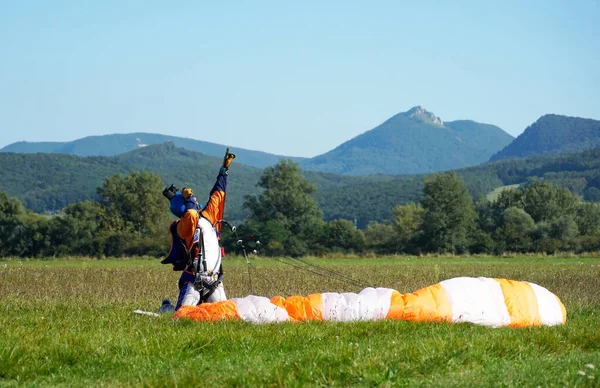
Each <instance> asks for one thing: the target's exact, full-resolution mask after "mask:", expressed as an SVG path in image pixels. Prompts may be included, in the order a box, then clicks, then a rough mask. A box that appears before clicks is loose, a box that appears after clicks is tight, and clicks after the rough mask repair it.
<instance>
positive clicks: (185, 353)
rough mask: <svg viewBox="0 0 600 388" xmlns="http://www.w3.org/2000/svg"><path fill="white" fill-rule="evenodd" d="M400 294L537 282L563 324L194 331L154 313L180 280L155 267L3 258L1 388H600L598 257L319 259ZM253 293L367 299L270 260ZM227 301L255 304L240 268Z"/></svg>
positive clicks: (233, 266)
mask: <svg viewBox="0 0 600 388" xmlns="http://www.w3.org/2000/svg"><path fill="white" fill-rule="evenodd" d="M312 262H314V263H318V264H326V265H328V266H329V267H330V268H334V269H336V270H338V271H341V272H344V273H345V274H347V275H351V276H354V277H356V278H360V279H362V280H363V281H366V282H369V283H372V284H374V285H377V286H383V287H391V288H395V289H397V290H399V291H400V292H410V291H414V290H417V289H418V288H421V287H424V286H427V285H430V284H433V283H436V282H439V281H441V280H444V279H447V278H452V277H457V276H489V277H504V278H509V279H515V280H527V281H532V282H535V283H538V284H540V285H542V286H544V287H546V288H548V289H549V290H550V291H552V292H554V293H555V294H557V295H558V296H559V297H560V298H561V299H562V301H563V302H564V304H565V306H566V308H567V312H568V319H567V324H566V325H565V326H561V327H552V328H547V327H543V328H531V329H510V328H502V329H489V328H485V327H479V326H475V325H471V324H458V325H457V324H446V323H443V324H442V323H436V324H428V323H411V322H401V321H385V322H357V323H331V322H311V323H294V324H273V325H253V324H248V323H244V322H219V323H198V322H190V321H174V320H173V319H171V318H170V317H168V316H161V317H159V318H152V317H146V316H137V315H134V314H133V313H132V311H133V310H134V309H143V310H150V311H155V310H156V309H157V308H158V306H159V305H160V301H161V300H162V298H164V297H170V298H172V299H174V298H175V296H176V283H177V279H178V274H177V273H173V272H172V271H170V268H168V267H166V266H161V265H160V264H159V263H158V261H157V260H150V259H147V260H143V259H140V260H102V261H97V260H86V259H77V258H72V259H67V260H50V261H24V262H23V261H19V260H18V259H12V260H4V261H2V260H0V324H1V326H2V330H1V331H0V385H2V386H12V385H14V386H17V385H53V386H55V385H65V386H89V385H103V386H115V385H117V386H119V385H127V386H130V385H148V386H173V385H179V386H187V385H208V386H216V385H272V386H281V385H286V386H302V385H306V384H311V385H332V384H335V385H341V386H348V385H383V386H388V385H414V386H423V385H437V386H465V385H468V386H482V385H484V386H490V385H494V386H497V385H505V386H598V384H599V381H600V330H599V329H598V328H599V327H600V258H597V257H562V258H561V257H558V258H555V257H517V258H509V257H500V258H494V257H491V258H479V257H467V258H435V257H427V258H382V259H366V258H348V259H314V260H313V261H312ZM254 265H255V267H256V271H255V272H253V273H252V276H253V278H252V281H253V286H254V293H255V294H258V295H265V296H273V295H276V294H300V295H305V294H310V293H314V292H323V291H338V292H340V291H352V292H356V291H359V289H357V288H356V287H353V286H349V285H346V284H343V283H340V282H338V281H335V280H330V279H324V278H320V277H317V276H312V275H310V274H307V273H303V272H298V271H296V270H294V269H292V268H290V267H287V266H284V265H283V264H280V263H278V262H275V261H273V260H270V259H258V260H255V261H254ZM224 266H225V271H226V273H225V285H226V289H227V292H228V296H229V297H237V296H244V295H247V294H248V281H247V273H246V267H245V263H244V262H243V261H242V260H240V259H228V260H226V262H225V263H224Z"/></svg>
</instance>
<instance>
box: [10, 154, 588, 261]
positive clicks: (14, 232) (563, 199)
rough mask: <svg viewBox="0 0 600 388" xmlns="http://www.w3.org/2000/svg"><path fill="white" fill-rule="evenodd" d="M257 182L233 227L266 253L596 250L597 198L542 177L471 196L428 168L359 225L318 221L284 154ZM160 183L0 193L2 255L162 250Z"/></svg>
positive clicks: (128, 179) (231, 239) (309, 191)
mask: <svg viewBox="0 0 600 388" xmlns="http://www.w3.org/2000/svg"><path fill="white" fill-rule="evenodd" d="M258 186H259V188H260V189H261V192H260V194H258V195H247V196H246V197H245V199H244V201H243V206H244V208H245V209H246V210H247V211H248V213H249V216H248V217H247V219H246V220H245V221H244V222H243V223H242V224H240V225H238V236H242V238H244V236H248V235H251V236H255V237H256V238H258V239H259V240H260V241H261V242H262V248H261V252H260V253H261V254H264V255H282V256H287V255H290V256H304V255H326V254H330V253H352V254H365V253H375V254H425V253H474V254H475V253H488V254H501V253H503V252H522V253H525V252H544V253H553V252H556V251H562V250H568V251H575V252H583V251H597V250H600V205H599V204H597V203H590V202H582V201H581V200H580V199H579V197H578V196H576V195H574V194H573V193H572V192H571V191H569V190H568V189H566V188H564V187H559V186H556V185H553V184H552V183H549V182H546V181H532V182H529V183H528V184H527V185H526V186H525V187H523V188H521V189H509V190H505V191H503V192H502V193H501V194H500V195H499V196H498V198H497V199H496V200H493V201H489V200H487V199H485V197H479V198H478V199H476V200H474V199H473V196H472V193H470V192H469V190H468V189H467V186H466V185H465V183H464V182H463V181H462V180H461V179H460V178H459V177H458V176H457V175H456V174H455V173H446V174H436V175H432V176H429V177H426V178H425V182H424V185H423V190H422V194H421V196H420V198H421V200H420V201H418V202H412V203H408V204H404V205H398V206H396V207H394V208H393V209H392V214H393V219H392V220H391V221H388V222H376V221H373V222H370V223H369V224H368V225H367V226H366V227H365V228H362V229H359V228H357V223H356V220H347V219H336V220H332V221H329V222H326V221H324V220H323V212H322V210H321V208H320V207H319V204H318V202H317V201H316V200H315V198H314V193H315V190H316V186H315V185H314V184H312V183H310V182H309V181H308V180H307V179H305V178H304V176H303V175H302V172H301V170H300V167H299V166H298V164H296V163H294V162H292V161H290V160H283V161H280V162H279V163H278V164H277V165H275V166H272V167H268V168H266V169H265V170H264V172H263V174H262V176H261V178H260V180H259V182H258ZM163 187H164V184H163V182H162V180H161V178H160V176H159V175H157V174H154V173H149V172H133V173H131V174H128V175H114V176H111V177H109V178H107V179H106V180H105V181H104V183H103V184H102V185H101V186H100V187H99V188H98V189H97V194H98V198H99V199H98V200H95V201H83V202H78V203H75V204H71V205H69V206H67V207H66V208H65V209H64V211H63V212H61V213H60V214H56V215H51V216H43V215H39V214H36V213H33V212H31V211H29V210H26V209H25V208H24V207H23V206H22V204H21V203H20V201H19V200H17V199H16V198H10V197H8V196H7V195H6V194H4V193H0V211H1V213H0V257H2V256H21V257H47V256H65V255H84V256H94V257H103V256H134V255H152V256H163V255H165V254H166V253H167V252H168V250H169V246H170V236H169V233H168V231H167V228H168V225H169V224H170V222H172V220H173V217H172V216H171V214H170V213H169V211H168V209H167V207H168V206H167V202H166V200H165V198H164V197H162V195H161V192H162V189H163ZM364 189H365V190H368V189H369V187H368V185H365V188H364ZM388 195H392V194H391V193H388ZM397 203H402V202H400V201H398V202H397ZM340 206H343V204H341V205H340ZM359 206H360V205H359ZM225 215H226V216H227V211H226V212H225ZM373 219H376V217H373ZM222 237H223V239H222V241H223V244H224V245H225V247H226V250H228V251H229V252H234V251H236V249H237V244H236V240H237V238H238V237H237V236H234V235H233V234H231V233H229V232H227V231H226V230H224V231H223V236H222Z"/></svg>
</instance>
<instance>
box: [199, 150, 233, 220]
mask: <svg viewBox="0 0 600 388" xmlns="http://www.w3.org/2000/svg"><path fill="white" fill-rule="evenodd" d="M234 158H235V154H232V153H229V148H227V151H225V157H224V158H223V166H221V169H220V170H219V175H218V176H217V181H216V182H215V185H214V186H213V188H212V190H211V191H210V195H209V198H208V202H207V203H206V206H205V207H204V209H203V210H202V215H203V216H204V217H205V218H206V219H208V220H209V221H210V223H211V224H213V225H214V223H215V222H217V221H219V220H221V219H223V213H224V211H225V193H226V192H227V174H228V173H229V165H230V164H231V161H232V160H233V159H234Z"/></svg>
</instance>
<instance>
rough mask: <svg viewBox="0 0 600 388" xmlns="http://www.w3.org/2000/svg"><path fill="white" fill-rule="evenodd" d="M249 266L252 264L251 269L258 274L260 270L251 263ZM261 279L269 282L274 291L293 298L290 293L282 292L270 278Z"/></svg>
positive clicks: (262, 277) (263, 277)
mask: <svg viewBox="0 0 600 388" xmlns="http://www.w3.org/2000/svg"><path fill="white" fill-rule="evenodd" d="M249 264H250V267H251V268H252V269H253V270H254V272H257V273H258V269H257V268H256V267H255V266H254V265H252V263H249ZM261 279H263V280H264V281H266V282H267V283H268V284H269V285H270V286H271V287H272V288H273V289H274V290H275V291H276V292H278V293H279V294H281V295H283V296H285V297H286V298H287V297H288V296H291V295H292V294H288V293H287V292H285V291H282V290H281V289H280V288H279V287H277V286H276V285H275V283H273V282H272V281H271V280H269V277H268V276H261Z"/></svg>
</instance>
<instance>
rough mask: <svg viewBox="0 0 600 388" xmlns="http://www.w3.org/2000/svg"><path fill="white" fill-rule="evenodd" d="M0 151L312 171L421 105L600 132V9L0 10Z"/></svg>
mask: <svg viewBox="0 0 600 388" xmlns="http://www.w3.org/2000/svg"><path fill="white" fill-rule="evenodd" d="M0 53H1V56H0V147H2V146H5V145H7V144H9V143H12V142H15V141H19V140H27V141H66V140H74V139H77V138H81V137H84V136H88V135H99V134H106V133H126V132H138V131H144V132H156V133H164V134H170V135H175V136H186V137H192V138H196V139H200V140H207V141H212V142H216V143H221V144H226V145H230V146H237V147H244V148H249V149H257V150H263V151H266V152H271V153H278V154H284V155H291V156H314V155H317V154H320V153H323V152H326V151H328V150H330V149H331V148H334V147H335V146H337V145H339V144H340V143H342V142H344V141H346V140H348V139H350V138H352V137H354V136H356V135H358V134H360V133H362V132H364V131H366V130H369V129H371V128H373V127H374V126H376V125H378V124H380V123H381V122H383V121H384V120H386V119H387V118H389V117H390V116H392V115H394V114H396V113H398V112H402V111H406V110H408V109H410V108H411V107H413V106H415V105H422V106H423V107H425V108H426V109H428V110H430V111H432V112H434V113H435V114H437V115H438V116H440V117H441V118H442V120H446V121H450V120H457V119H472V120H476V121H480V122H484V123H490V124H495V125H498V126H500V127H501V128H503V129H504V130H506V131H507V132H509V133H510V134H512V135H515V136H516V135H518V134H519V133H521V132H522V131H523V130H524V129H525V127H527V126H528V125H529V124H531V123H532V122H533V121H535V120H536V119H538V118H539V117H540V116H541V115H543V114H546V113H557V114H566V115H570V116H579V117H588V118H595V119H600V2H599V1H597V0H581V1H577V0H574V1H571V2H566V1H533V0H532V1H418V2H417V1H410V2H409V1H399V0H396V1H308V0H307V1H301V2H287V1H259V0H256V1H247V2H235V1H227V2H225V1H223V2H202V1H177V2H168V1H133V0H131V1H83V0H82V1H75V0H73V1H60V0H57V1H2V2H0Z"/></svg>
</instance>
